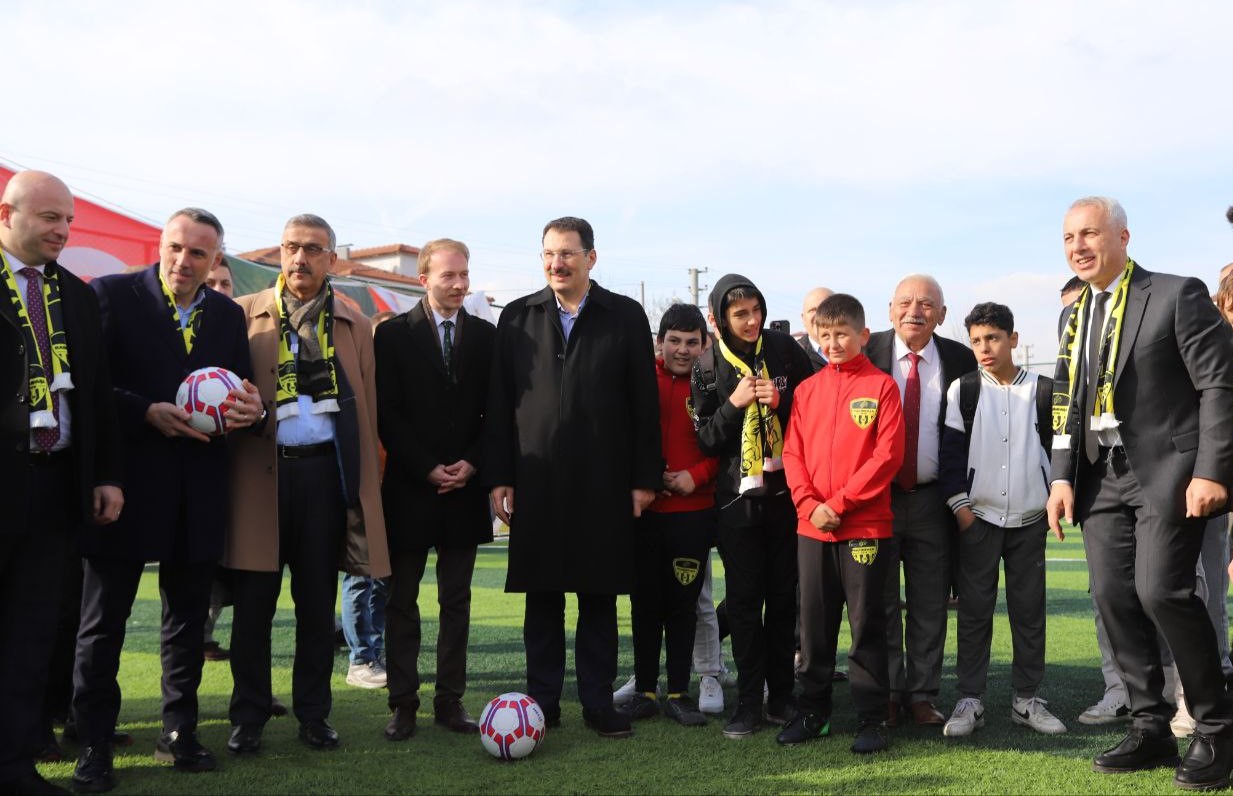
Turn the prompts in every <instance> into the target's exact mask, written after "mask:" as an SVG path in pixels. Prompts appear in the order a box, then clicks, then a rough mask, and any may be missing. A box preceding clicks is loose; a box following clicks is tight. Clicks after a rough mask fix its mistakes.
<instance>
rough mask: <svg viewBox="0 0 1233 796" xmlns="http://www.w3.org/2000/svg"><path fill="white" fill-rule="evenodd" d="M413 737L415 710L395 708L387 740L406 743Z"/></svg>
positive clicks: (387, 730)
mask: <svg viewBox="0 0 1233 796" xmlns="http://www.w3.org/2000/svg"><path fill="white" fill-rule="evenodd" d="M477 729H478V728H477ZM413 735H415V708H412V707H405V708H394V715H393V716H390V723H389V724H387V725H385V738H386V740H388V741H405V740H407V739H408V738H410V737H411V736H413Z"/></svg>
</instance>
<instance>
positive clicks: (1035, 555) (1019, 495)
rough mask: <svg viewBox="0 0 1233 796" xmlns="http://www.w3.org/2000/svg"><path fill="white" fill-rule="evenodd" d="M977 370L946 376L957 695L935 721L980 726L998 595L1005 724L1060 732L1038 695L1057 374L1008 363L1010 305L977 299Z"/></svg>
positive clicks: (945, 477) (942, 456) (944, 466)
mask: <svg viewBox="0 0 1233 796" xmlns="http://www.w3.org/2000/svg"><path fill="white" fill-rule="evenodd" d="M964 325H965V326H966V327H967V330H968V337H969V341H970V343H971V345H972V353H974V354H975V355H976V360H977V362H978V363H979V365H980V369H979V370H977V371H974V372H972V373H969V374H967V375H966V376H961V377H960V378H958V379H955V380H954V381H952V382H951V383H950V386H949V388H948V390H947V396H946V397H947V410H946V427H945V428H944V429H943V430H942V444H941V449H940V451H939V460H940V461H939V480H940V481H941V486H942V489H943V490H944V492H943V494H944V495H946V496H947V504H948V505H949V506H950V508H951V511H953V512H954V513H955V519H956V521H957V522H958V525H959V562H958V563H959V565H958V567H957V568H956V572H957V576H956V577H957V583H958V587H959V616H958V647H959V649H958V653H959V654H958V661H957V665H956V669H957V675H958V680H959V696H960V699H959V701H958V702H957V703H956V705H955V710H954V712H953V713H952V714H951V717H950V720H949V721H947V722H946V725H945V726H944V727H943V728H942V732H943V734H944V735H946V736H947V737H951V738H954V737H959V736H965V735H970V734H971V733H972V731H973V730H976V729H977V728H980V727H983V726H984V724H985V707H984V702H983V700H984V696H985V686H986V681H987V679H988V674H989V649H990V644H991V642H992V639H993V610H994V606H995V604H996V602H997V594H998V564H999V562H1002V563H1003V564H1004V566H1005V569H1006V609H1007V614H1008V615H1009V617H1010V631H1011V638H1012V641H1013V648H1014V663H1013V665H1012V667H1011V684H1012V686H1013V688H1014V696H1013V699H1012V702H1011V712H1010V718H1011V721H1012V722H1014V723H1015V724H1022V725H1024V726H1026V727H1030V728H1032V729H1033V730H1036V731H1037V732H1042V733H1047V734H1051V735H1053V734H1059V733H1064V732H1066V726H1065V725H1064V724H1062V722H1061V721H1059V720H1058V719H1057V717H1055V716H1054V715H1053V714H1052V713H1050V712H1049V711H1048V709H1047V708H1046V707H1045V702H1044V700H1042V699H1039V698H1038V697H1037V696H1036V689H1037V688H1038V687H1039V686H1040V681H1041V679H1042V678H1043V676H1044V671H1045V538H1046V537H1045V535H1046V533H1047V531H1048V523H1047V521H1046V519H1045V502H1046V500H1047V499H1048V497H1049V447H1050V442H1051V439H1052V425H1051V422H1050V410H1051V405H1052V398H1053V381H1052V380H1051V379H1049V378H1047V377H1045V376H1037V375H1036V374H1034V373H1029V372H1027V371H1026V370H1023V369H1022V368H1020V367H1019V366H1017V365H1015V363H1014V360H1013V359H1012V352H1013V350H1014V349H1015V347H1016V346H1017V345H1018V344H1019V336H1018V334H1017V333H1016V332H1015V325H1014V316H1013V315H1012V314H1011V311H1010V309H1009V308H1007V307H1005V306H1003V305H1001V304H994V303H992V302H989V303H984V304H978V305H976V307H974V308H973V309H972V312H971V313H970V314H969V315H968V317H967V318H965V319H964Z"/></svg>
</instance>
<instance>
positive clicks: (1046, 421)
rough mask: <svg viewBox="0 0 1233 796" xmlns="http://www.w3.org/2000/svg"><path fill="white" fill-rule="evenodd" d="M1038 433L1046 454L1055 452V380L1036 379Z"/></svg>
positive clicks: (1046, 377)
mask: <svg viewBox="0 0 1233 796" xmlns="http://www.w3.org/2000/svg"><path fill="white" fill-rule="evenodd" d="M1036 432H1037V433H1038V434H1040V446H1041V447H1042V448H1044V449H1045V453H1046V454H1048V453H1051V452H1052V450H1053V379H1051V378H1049V377H1048V376H1037V377H1036Z"/></svg>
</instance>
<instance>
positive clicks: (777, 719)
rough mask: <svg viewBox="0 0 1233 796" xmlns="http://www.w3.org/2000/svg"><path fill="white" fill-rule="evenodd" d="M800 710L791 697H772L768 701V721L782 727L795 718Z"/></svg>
mask: <svg viewBox="0 0 1233 796" xmlns="http://www.w3.org/2000/svg"><path fill="white" fill-rule="evenodd" d="M799 712H800V711H798V710H797V709H796V705H795V704H793V702H792V698H791V697H787V698H784V699H771V700H768V701H767V703H766V721H767V723H769V724H776V725H779V726H780V727H782V726H784V725H785V724H788V723H789V722H790V721H792V720H793V719H795V718H796V715H797V714H798V713H799Z"/></svg>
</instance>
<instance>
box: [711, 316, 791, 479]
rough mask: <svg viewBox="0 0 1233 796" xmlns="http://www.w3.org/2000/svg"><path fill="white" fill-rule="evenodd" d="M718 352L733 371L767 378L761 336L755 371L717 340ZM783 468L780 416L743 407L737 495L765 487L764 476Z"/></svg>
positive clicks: (765, 409) (763, 409)
mask: <svg viewBox="0 0 1233 796" xmlns="http://www.w3.org/2000/svg"><path fill="white" fill-rule="evenodd" d="M719 353H720V354H722V355H723V358H724V359H726V360H727V361H728V364H729V365H731V366H732V367H733V368H734V369H735V370H736V372H737V373H738V374H739V375H740V376H742V377H744V376H754V377H755V378H759V379H769V378H770V374H769V373H768V371H767V369H766V362H765V360H763V359H762V336H761V335H759V336H758V342H757V345H755V346H754V363H755V364H756V365H757V368H758V372H757V373H754V371H753V368H750V367H749V365H747V364H745V361H744V360H742V359H741V358H740V357H738V356H737V355H736V354H734V353H732V350H731V349H730V348H728V344H727V343H725V342H724V341H723V339H722V338H721V339H720V340H719ZM782 469H783V426H781V425H780V423H779V415H777V414H775V410H773V409H771V408H770V407H769V406H765V405H763V404H760V403H758V401H757V400H755V401H753V402H752V403H751V404H749V406H747V407H745V419H744V421H743V422H742V424H741V483H740V486H739V487H738V488H737V491H738V492H739V493H740V494H745V493H746V492H748V491H750V490H752V489H759V488H761V487H762V486H764V485H765V481H764V480H763V473H769V472H774V471H776V470H782Z"/></svg>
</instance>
